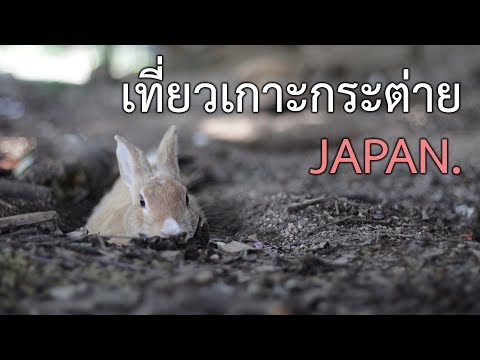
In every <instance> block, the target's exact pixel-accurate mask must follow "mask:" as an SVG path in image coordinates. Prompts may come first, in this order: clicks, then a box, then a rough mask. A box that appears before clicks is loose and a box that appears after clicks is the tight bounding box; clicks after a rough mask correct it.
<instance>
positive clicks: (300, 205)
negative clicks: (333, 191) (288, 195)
mask: <svg viewBox="0 0 480 360" xmlns="http://www.w3.org/2000/svg"><path fill="white" fill-rule="evenodd" d="M326 199H328V196H321V197H317V198H314V199H308V200H305V201H302V202H301V203H293V204H290V205H289V206H288V207H287V211H293V210H298V209H303V208H306V207H307V206H310V205H316V204H319V203H321V202H322V201H324V200H326Z"/></svg>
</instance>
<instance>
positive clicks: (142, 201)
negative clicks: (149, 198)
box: [140, 195, 145, 207]
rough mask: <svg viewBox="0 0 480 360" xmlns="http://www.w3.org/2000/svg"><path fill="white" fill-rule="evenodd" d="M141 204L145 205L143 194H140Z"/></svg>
mask: <svg viewBox="0 0 480 360" xmlns="http://www.w3.org/2000/svg"><path fill="white" fill-rule="evenodd" d="M140 206H141V207H145V199H144V198H143V196H142V195H140Z"/></svg>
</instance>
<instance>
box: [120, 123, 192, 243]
mask: <svg viewBox="0 0 480 360" xmlns="http://www.w3.org/2000/svg"><path fill="white" fill-rule="evenodd" d="M115 140H116V141H117V149H116V155H117V160H118V165H119V169H120V176H121V178H122V180H123V182H124V183H125V185H126V186H127V188H128V190H129V193H130V197H131V205H130V207H129V208H128V209H127V211H126V214H125V218H124V222H125V224H124V227H125V229H126V231H127V232H129V233H130V234H132V235H133V234H136V235H138V234H144V235H147V236H160V237H169V236H174V235H177V234H180V233H183V232H186V233H187V237H190V236H192V235H193V232H194V231H195V226H196V221H197V220H198V217H197V219H195V218H194V217H195V216H194V215H195V214H194V211H193V210H192V209H191V207H190V206H189V197H188V194H187V189H186V188H185V186H183V185H182V184H181V182H180V169H179V166H178V158H177V133H176V128H175V126H171V127H170V128H169V129H168V130H167V132H166V133H165V135H164V137H163V139H162V141H161V142H160V145H159V147H158V150H157V159H156V160H157V166H156V168H155V169H152V167H151V166H150V163H149V162H148V160H147V158H146V157H145V155H144V154H143V152H142V151H141V150H140V149H138V148H137V147H135V146H134V145H132V144H131V143H129V142H128V141H127V140H125V139H124V138H122V137H120V136H118V135H116V136H115Z"/></svg>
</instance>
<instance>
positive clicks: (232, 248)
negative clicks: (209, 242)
mask: <svg viewBox="0 0 480 360" xmlns="http://www.w3.org/2000/svg"><path fill="white" fill-rule="evenodd" d="M215 244H216V245H217V246H218V247H219V248H220V249H221V250H222V251H225V252H228V253H237V252H242V251H246V250H256V249H255V248H254V247H251V246H249V245H247V244H244V243H241V242H238V241H232V242H230V243H228V244H226V243H223V242H220V241H218V242H216V243H215Z"/></svg>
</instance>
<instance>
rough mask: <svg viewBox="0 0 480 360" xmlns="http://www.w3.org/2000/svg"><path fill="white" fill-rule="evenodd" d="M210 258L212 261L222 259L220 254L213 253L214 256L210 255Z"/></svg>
mask: <svg viewBox="0 0 480 360" xmlns="http://www.w3.org/2000/svg"><path fill="white" fill-rule="evenodd" d="M210 260H212V261H218V260H220V255H218V254H213V255H212V256H210Z"/></svg>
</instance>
